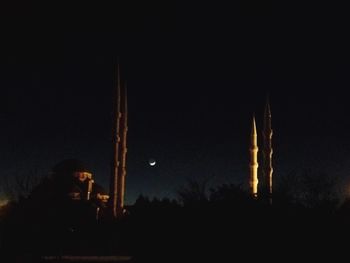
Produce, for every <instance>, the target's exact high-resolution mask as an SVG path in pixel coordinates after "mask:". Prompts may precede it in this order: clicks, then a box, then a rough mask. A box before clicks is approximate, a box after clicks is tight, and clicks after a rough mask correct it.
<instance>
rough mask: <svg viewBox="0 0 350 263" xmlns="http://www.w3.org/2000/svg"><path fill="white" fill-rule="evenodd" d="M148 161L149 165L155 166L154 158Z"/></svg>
mask: <svg viewBox="0 0 350 263" xmlns="http://www.w3.org/2000/svg"><path fill="white" fill-rule="evenodd" d="M148 163H149V165H150V166H155V165H156V161H155V160H154V159H150V160H149V162H148Z"/></svg>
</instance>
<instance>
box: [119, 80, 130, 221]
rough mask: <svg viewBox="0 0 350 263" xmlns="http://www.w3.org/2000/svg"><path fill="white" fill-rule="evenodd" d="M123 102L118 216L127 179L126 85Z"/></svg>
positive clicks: (120, 211)
mask: <svg viewBox="0 0 350 263" xmlns="http://www.w3.org/2000/svg"><path fill="white" fill-rule="evenodd" d="M123 87H124V88H123V93H124V94H121V96H122V98H123V99H122V101H121V122H120V128H121V129H120V130H121V133H120V135H121V149H120V165H119V167H118V168H119V170H118V183H117V185H118V196H117V215H122V214H123V210H124V196H125V177H126V153H127V150H128V149H127V144H126V142H127V141H126V139H127V133H128V104H127V93H126V84H125V85H124V86H123Z"/></svg>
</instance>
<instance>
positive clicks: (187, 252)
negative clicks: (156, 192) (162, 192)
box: [0, 174, 350, 262]
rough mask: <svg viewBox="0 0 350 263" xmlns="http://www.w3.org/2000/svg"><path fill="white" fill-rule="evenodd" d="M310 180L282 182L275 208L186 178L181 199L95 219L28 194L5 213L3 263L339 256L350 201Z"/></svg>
mask: <svg viewBox="0 0 350 263" xmlns="http://www.w3.org/2000/svg"><path fill="white" fill-rule="evenodd" d="M309 175H310V174H304V175H302V176H294V177H293V180H292V181H293V182H292V181H291V179H289V178H288V177H286V178H285V179H284V180H285V181H281V182H280V183H279V189H280V191H279V192H276V193H275V194H274V196H273V202H272V205H271V204H270V202H269V200H268V199H267V198H265V197H264V196H260V197H259V198H257V199H254V198H251V197H250V196H249V194H248V193H247V192H246V191H245V190H244V189H242V187H241V186H240V185H235V184H223V185H219V186H216V187H214V188H212V189H209V190H208V189H206V187H205V186H204V185H201V184H200V183H199V182H196V181H189V182H188V184H187V186H186V187H184V188H183V189H181V190H179V191H178V196H179V198H178V200H170V199H167V198H164V199H157V198H153V199H150V198H149V197H146V196H142V195H141V196H139V198H138V199H137V200H136V202H135V203H134V204H133V205H132V206H129V207H127V209H126V213H125V216H124V217H123V218H122V219H119V220H111V219H108V218H102V219H100V220H95V218H94V217H92V216H91V214H89V208H88V205H87V204H84V203H80V204H78V205H71V204H68V203H66V204H64V205H63V204H60V205H61V206H60V207H59V206H57V204H55V205H51V204H50V203H46V202H41V203H40V204H39V203H37V202H34V201H32V200H31V198H30V195H29V196H28V197H26V198H21V199H19V200H17V201H16V202H11V203H9V204H8V205H7V206H5V207H4V208H3V209H2V210H1V221H0V224H1V255H2V256H1V257H3V258H4V260H5V261H3V260H1V262H28V261H29V262H30V260H32V261H33V262H38V259H39V258H40V256H43V255H116V254H118V255H132V256H133V259H134V261H136V262H155V261H162V262H187V261H188V260H193V261H194V260H196V262H197V261H198V260H208V259H210V260H213V262H222V261H224V260H225V261H226V260H238V259H240V260H242V259H243V260H244V261H245V260H265V259H268V260H269V261H285V260H298V261H300V260H307V259H309V260H311V259H313V260H315V259H316V258H317V259H320V258H322V257H323V256H331V257H332V259H333V260H335V259H336V258H337V257H339V258H341V256H342V254H343V253H346V251H347V250H346V244H347V242H346V240H347V237H348V236H349V234H350V202H349V201H348V200H345V201H340V200H339V198H338V197H337V195H335V193H334V191H335V190H334V189H333V186H334V182H332V181H329V177H327V176H325V175H320V176H315V175H313V176H311V175H310V176H309ZM301 185H303V187H302V186H301ZM286 186H289V188H288V189H289V190H288V191H287V189H285V188H284V187H286ZM293 187H295V189H293ZM43 204H45V205H43ZM21 258H25V259H26V261H21V260H20V259H21ZM214 260H215V261H214Z"/></svg>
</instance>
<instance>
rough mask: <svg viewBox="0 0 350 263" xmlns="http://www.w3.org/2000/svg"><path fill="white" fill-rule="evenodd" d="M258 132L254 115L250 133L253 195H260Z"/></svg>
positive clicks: (251, 190)
mask: <svg viewBox="0 0 350 263" xmlns="http://www.w3.org/2000/svg"><path fill="white" fill-rule="evenodd" d="M257 137H258V136H257V132H256V124H255V117H254V116H253V123H252V132H251V135H250V149H249V152H250V163H249V168H250V179H249V186H250V193H251V195H252V196H253V197H255V198H256V197H257V196H258V166H259V165H258V138H257Z"/></svg>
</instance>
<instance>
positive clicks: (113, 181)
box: [109, 61, 128, 218]
mask: <svg viewBox="0 0 350 263" xmlns="http://www.w3.org/2000/svg"><path fill="white" fill-rule="evenodd" d="M127 121H128V117H127V94H126V86H125V85H124V86H123V89H122V83H121V77H120V66H119V61H118V64H117V87H116V90H115V95H114V103H113V131H112V132H113V133H112V144H113V159H112V167H111V168H112V169H111V170H112V171H111V178H110V189H109V191H110V197H109V205H110V209H111V214H112V216H113V217H114V218H118V217H120V216H121V215H122V214H123V209H124V194H125V176H126V152H127V144H126V137H127V130H128V125H127Z"/></svg>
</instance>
